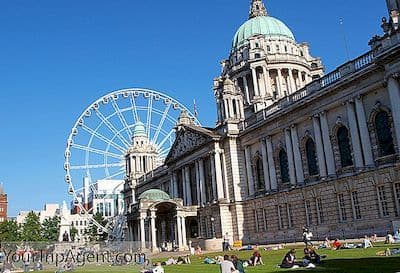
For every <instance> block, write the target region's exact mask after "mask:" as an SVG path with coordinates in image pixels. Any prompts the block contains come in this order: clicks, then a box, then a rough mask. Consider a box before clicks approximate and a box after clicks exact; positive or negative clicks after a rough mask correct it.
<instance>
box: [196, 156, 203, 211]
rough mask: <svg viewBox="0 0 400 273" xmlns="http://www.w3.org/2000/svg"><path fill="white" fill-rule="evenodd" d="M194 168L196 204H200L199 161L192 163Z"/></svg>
mask: <svg viewBox="0 0 400 273" xmlns="http://www.w3.org/2000/svg"><path fill="white" fill-rule="evenodd" d="M194 168H195V169H196V188H197V205H199V206H201V203H202V202H201V191H200V190H201V184H200V171H199V161H196V162H195V163H194Z"/></svg>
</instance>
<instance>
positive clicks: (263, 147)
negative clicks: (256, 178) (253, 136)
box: [260, 139, 271, 191]
mask: <svg viewBox="0 0 400 273" xmlns="http://www.w3.org/2000/svg"><path fill="white" fill-rule="evenodd" d="M260 142H261V154H262V160H263V170H264V180H265V181H264V182H265V190H266V191H270V190H271V181H270V178H269V166H268V155H267V144H266V143H265V139H261V140H260Z"/></svg>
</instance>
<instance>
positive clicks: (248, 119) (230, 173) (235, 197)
mask: <svg viewBox="0 0 400 273" xmlns="http://www.w3.org/2000/svg"><path fill="white" fill-rule="evenodd" d="M387 5H388V11H389V17H388V18H387V19H385V18H384V19H383V20H382V28H383V32H382V34H381V35H380V36H375V37H373V38H372V39H371V41H370V48H371V50H370V51H368V52H366V53H365V54H364V55H362V56H359V57H358V58H356V59H354V60H351V61H349V62H347V63H344V64H343V65H341V66H340V67H338V68H337V69H336V70H334V71H332V72H330V73H329V74H324V67H323V64H322V61H321V59H320V58H316V57H313V56H312V55H311V53H310V49H309V46H308V44H307V43H299V42H297V41H296V39H295V36H294V35H293V33H292V32H291V30H290V29H289V28H288V27H287V26H286V25H285V24H284V23H283V22H282V21H280V20H278V19H276V18H275V17H272V16H270V15H269V14H268V12H267V9H266V8H265V5H264V3H263V2H262V1H261V0H252V1H251V8H250V13H249V19H248V21H246V22H245V23H244V24H243V25H242V26H241V27H240V28H239V29H238V30H237V32H236V34H235V35H234V39H233V43H232V49H231V51H230V53H229V58H228V59H226V60H223V61H222V62H221V64H222V73H221V75H220V76H219V77H217V78H215V79H214V94H215V102H216V109H217V125H216V127H215V128H205V127H200V126H198V125H196V124H195V123H194V121H193V120H192V119H191V118H190V117H189V116H188V115H187V113H185V112H182V114H181V116H180V118H179V121H178V124H177V125H176V139H175V142H174V144H173V146H172V148H171V150H170V152H169V154H168V156H167V158H166V160H165V162H164V164H163V165H161V166H153V164H144V163H143V162H154V159H155V157H156V156H157V153H156V149H155V147H153V146H152V144H151V142H150V141H149V140H148V138H147V136H146V133H145V128H144V126H143V124H137V125H136V126H135V130H134V136H133V140H134V146H132V147H131V149H130V150H129V151H128V152H127V153H126V161H127V176H126V180H125V186H124V196H125V197H124V198H125V205H126V216H127V221H128V225H127V230H126V235H125V239H126V240H130V241H140V242H141V247H142V248H150V249H153V250H157V249H159V248H160V247H162V246H164V247H168V245H169V244H174V246H176V247H179V248H180V249H187V248H188V246H189V243H192V244H197V243H198V244H200V245H201V246H203V248H204V247H205V248H206V249H213V248H215V247H216V246H217V247H220V241H221V240H222V238H223V237H224V236H228V237H229V239H230V241H231V243H232V242H234V241H242V242H243V244H247V243H251V244H264V243H278V242H293V241H299V240H301V239H302V228H303V227H305V226H307V227H310V228H311V230H312V231H313V234H314V237H315V238H321V239H323V238H325V237H329V238H334V237H339V238H356V237H360V236H364V235H371V234H378V235H384V234H386V232H387V231H389V230H393V228H398V227H399V225H400V222H399V221H400V161H399V149H400V146H399V145H400V83H399V78H400V58H399V57H400V30H399V28H398V20H399V9H400V1H399V0H393V1H391V0H387Z"/></svg>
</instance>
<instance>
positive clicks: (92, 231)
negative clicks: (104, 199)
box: [85, 213, 108, 242]
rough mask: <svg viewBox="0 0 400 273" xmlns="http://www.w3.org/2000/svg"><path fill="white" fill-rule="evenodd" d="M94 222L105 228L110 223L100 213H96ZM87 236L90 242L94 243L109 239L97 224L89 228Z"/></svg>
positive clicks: (86, 232)
mask: <svg viewBox="0 0 400 273" xmlns="http://www.w3.org/2000/svg"><path fill="white" fill-rule="evenodd" d="M93 220H94V221H96V222H97V223H99V224H100V225H102V226H103V227H104V226H106V225H107V222H108V221H107V220H106V219H104V217H103V215H101V214H100V213H96V214H95V215H94V216H93ZM85 234H86V235H88V236H89V240H90V241H92V242H96V241H105V240H106V239H107V233H105V232H103V231H102V230H101V229H99V228H98V227H97V226H96V225H95V224H92V225H91V226H90V227H89V228H87V229H86V231H85Z"/></svg>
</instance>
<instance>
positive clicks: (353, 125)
mask: <svg viewBox="0 0 400 273" xmlns="http://www.w3.org/2000/svg"><path fill="white" fill-rule="evenodd" d="M346 109H347V116H348V118H349V125H350V134H351V144H352V146H353V154H354V161H355V167H356V168H357V169H361V168H363V167H364V162H363V157H362V151H361V144H360V135H359V133H358V126H357V119H356V113H355V111H354V106H353V104H352V103H351V102H347V103H346Z"/></svg>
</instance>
